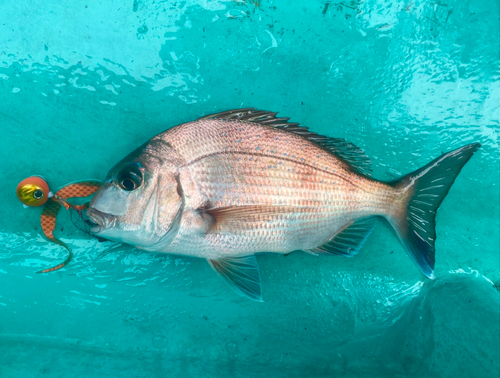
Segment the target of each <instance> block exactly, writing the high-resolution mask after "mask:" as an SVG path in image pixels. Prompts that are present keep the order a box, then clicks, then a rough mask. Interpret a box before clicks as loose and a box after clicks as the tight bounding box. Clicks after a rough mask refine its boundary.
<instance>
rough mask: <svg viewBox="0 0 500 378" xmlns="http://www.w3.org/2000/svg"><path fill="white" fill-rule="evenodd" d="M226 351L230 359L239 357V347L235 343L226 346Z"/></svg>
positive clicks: (231, 342) (230, 342)
mask: <svg viewBox="0 0 500 378" xmlns="http://www.w3.org/2000/svg"><path fill="white" fill-rule="evenodd" d="M226 351H227V355H228V356H229V358H236V356H237V355H238V345H236V343H235V342H234V341H229V342H228V343H227V344H226Z"/></svg>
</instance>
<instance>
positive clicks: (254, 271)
mask: <svg viewBox="0 0 500 378" xmlns="http://www.w3.org/2000/svg"><path fill="white" fill-rule="evenodd" d="M208 263H209V264H210V266H211V267H212V268H213V269H214V270H215V271H216V272H217V273H218V274H219V275H221V276H222V278H224V279H225V280H226V282H227V283H229V285H231V288H232V289H233V290H234V291H235V292H236V293H238V294H240V295H243V296H245V297H248V298H250V299H252V300H254V301H257V302H262V290H261V285H260V273H259V266H258V265H257V259H256V258H255V256H254V255H250V256H243V257H226V258H222V259H216V260H215V259H209V260H208Z"/></svg>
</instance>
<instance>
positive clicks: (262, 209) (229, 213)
mask: <svg viewBox="0 0 500 378" xmlns="http://www.w3.org/2000/svg"><path fill="white" fill-rule="evenodd" d="M303 210H304V209H302V208H300V207H296V206H272V205H250V206H230V207H219V208H214V209H206V210H204V211H205V213H207V214H209V215H210V216H211V217H212V218H213V220H214V223H213V225H212V227H211V229H210V232H212V233H222V232H227V230H234V229H235V228H240V227H242V226H243V225H246V226H248V225H249V224H251V223H255V222H270V221H272V220H273V219H276V218H279V217H286V216H287V215H288V214H295V213H298V212H300V211H303Z"/></svg>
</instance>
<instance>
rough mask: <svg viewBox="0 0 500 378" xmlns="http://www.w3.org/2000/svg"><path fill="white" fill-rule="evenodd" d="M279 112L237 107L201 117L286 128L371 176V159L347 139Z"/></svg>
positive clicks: (359, 171)
mask: <svg viewBox="0 0 500 378" xmlns="http://www.w3.org/2000/svg"><path fill="white" fill-rule="evenodd" d="M276 114H277V113H274V112H269V111H266V110H257V109H255V108H245V109H235V110H228V111H226V112H221V113H216V114H210V115H208V116H205V117H202V118H200V119H224V120H235V121H242V122H252V123H257V124H259V125H267V126H271V127H273V128H275V129H281V130H286V131H289V132H291V133H294V134H297V135H300V136H302V137H304V138H307V139H308V140H310V141H311V142H313V143H315V144H317V145H318V146H320V147H322V148H324V149H325V150H327V151H329V152H331V153H333V154H334V155H335V156H337V157H338V158H340V159H342V160H343V161H345V162H346V163H348V164H349V165H350V166H351V167H352V168H353V169H354V170H355V171H356V172H358V173H361V174H363V175H365V176H371V173H372V169H371V161H370V158H369V157H368V156H366V155H365V153H364V152H363V151H362V150H361V148H359V147H358V146H356V145H355V144H352V143H350V142H348V141H346V140H345V139H341V138H329V137H326V136H323V135H319V134H317V133H315V132H312V131H309V128H307V127H305V126H300V124H298V123H295V122H288V120H289V119H290V118H286V117H276Z"/></svg>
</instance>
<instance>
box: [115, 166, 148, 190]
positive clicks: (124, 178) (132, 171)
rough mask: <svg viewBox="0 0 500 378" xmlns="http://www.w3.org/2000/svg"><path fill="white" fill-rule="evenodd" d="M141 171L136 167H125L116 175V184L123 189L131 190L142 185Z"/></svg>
mask: <svg viewBox="0 0 500 378" xmlns="http://www.w3.org/2000/svg"><path fill="white" fill-rule="evenodd" d="M142 182H143V179H142V172H141V171H140V169H139V168H137V167H127V168H125V169H123V170H122V171H121V172H120V174H119V175H118V184H119V185H120V187H121V188H122V189H123V190H126V191H127V192H131V191H133V190H136V189H137V188H139V187H140V186H141V185H142Z"/></svg>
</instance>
